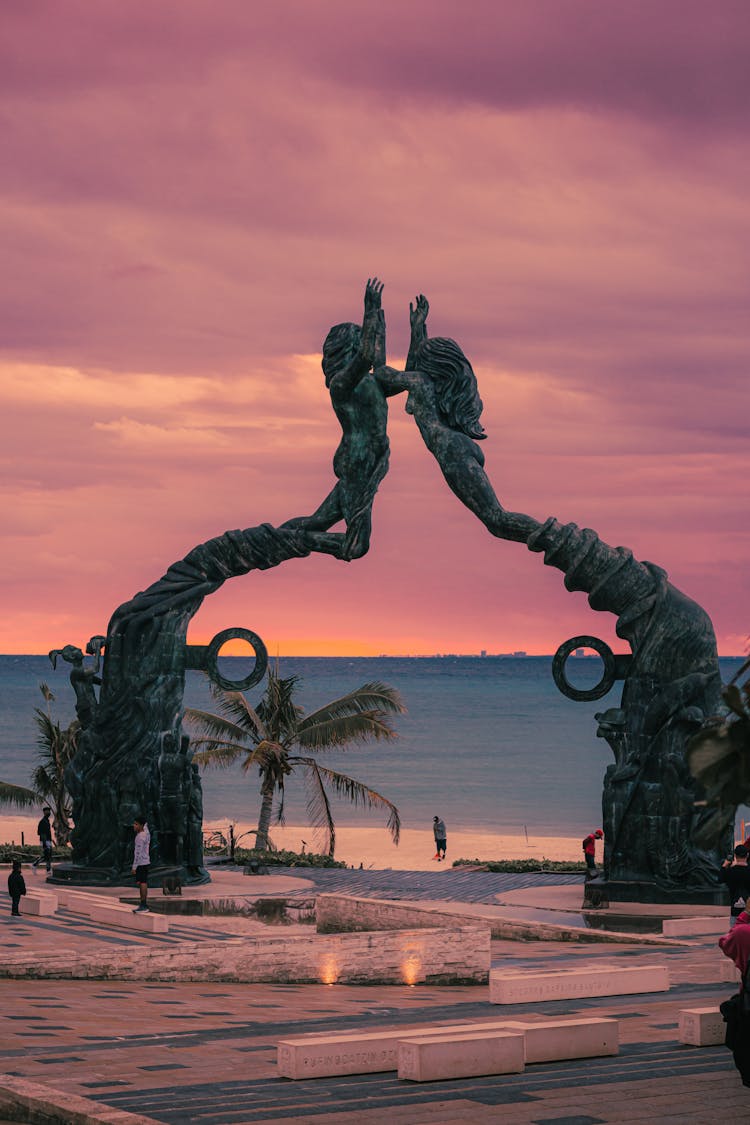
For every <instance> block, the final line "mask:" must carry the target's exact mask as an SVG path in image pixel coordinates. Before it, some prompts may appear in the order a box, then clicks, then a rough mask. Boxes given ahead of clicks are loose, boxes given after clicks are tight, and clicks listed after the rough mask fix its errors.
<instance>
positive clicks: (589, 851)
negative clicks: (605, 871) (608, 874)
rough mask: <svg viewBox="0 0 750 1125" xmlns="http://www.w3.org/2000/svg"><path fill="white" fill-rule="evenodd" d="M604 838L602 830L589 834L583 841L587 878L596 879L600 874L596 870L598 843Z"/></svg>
mask: <svg viewBox="0 0 750 1125" xmlns="http://www.w3.org/2000/svg"><path fill="white" fill-rule="evenodd" d="M603 836H604V833H603V832H602V830H601V828H597V829H596V831H595V832H589V834H588V836H585V837H584V839H583V858H584V859H585V860H586V878H587V879H596V877H597V875H598V874H599V872H598V871H597V869H596V841H597V840H601V839H602V837H603Z"/></svg>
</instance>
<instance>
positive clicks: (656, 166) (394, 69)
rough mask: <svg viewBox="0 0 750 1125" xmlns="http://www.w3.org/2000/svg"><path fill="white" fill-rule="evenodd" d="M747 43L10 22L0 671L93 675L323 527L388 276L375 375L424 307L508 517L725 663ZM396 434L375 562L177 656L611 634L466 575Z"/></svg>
mask: <svg viewBox="0 0 750 1125" xmlns="http://www.w3.org/2000/svg"><path fill="white" fill-rule="evenodd" d="M744 12H745V6H744V4H743V5H739V4H734V3H731V2H724V3H722V4H719V5H715V6H714V7H713V8H712V9H711V11H710V12H709V11H708V9H707V8H706V7H705V5H703V4H700V5H698V4H695V3H692V2H687V3H686V2H684V0H680V2H679V3H678V2H677V0H675V2H672V0H662V2H661V3H659V4H656V5H654V4H649V5H648V6H646V5H645V4H642V3H639V2H636V3H633V4H628V5H622V6H614V5H608V6H603V5H601V4H599V3H593V2H591V3H589V2H584V0H581V2H575V0H574V2H572V3H570V4H566V5H565V6H560V5H558V4H556V3H552V2H551V3H543V2H539V3H536V4H529V5H523V6H520V5H517V4H497V3H494V2H493V3H492V4H490V3H489V2H487V3H485V2H484V0H478V2H477V3H476V5H475V7H474V9H473V15H472V18H471V19H467V18H466V15H465V12H464V11H463V9H460V8H457V7H456V5H455V4H453V3H452V2H451V3H447V2H443V0H438V2H437V3H430V4H427V3H423V2H421V0H418V2H416V3H413V4H410V5H407V6H403V5H399V6H398V7H396V5H395V4H394V3H390V2H387V3H385V4H383V5H381V6H380V7H379V8H378V10H377V16H376V18H365V17H364V16H362V18H360V19H353V18H352V8H351V5H349V4H344V3H343V2H341V3H339V0H328V2H327V3H326V5H325V6H324V7H323V8H322V9H321V8H320V6H316V5H309V4H307V3H302V2H299V3H297V2H285V3H280V4H277V5H268V6H258V5H252V6H249V5H247V4H245V3H239V2H236V3H233V2H227V3H226V4H224V5H222V10H221V18H220V19H217V18H216V15H215V13H211V12H209V11H208V9H207V8H206V7H205V5H203V4H202V3H201V4H199V3H193V2H191V0H181V2H180V3H179V4H173V3H169V2H165V3H163V4H159V5H153V4H146V3H141V2H139V0H134V2H133V3H132V4H128V5H121V4H115V3H113V2H110V0H101V2H100V3H98V4H97V5H95V6H92V5H90V4H88V3H85V4H84V3H76V2H75V0H72V2H71V3H70V4H67V5H66V6H65V7H64V8H61V7H60V6H58V5H54V4H48V3H34V2H30V3H27V4H24V5H23V6H19V7H16V8H14V9H13V10H12V11H9V12H8V13H6V18H5V21H4V27H5V31H6V34H5V37H4V40H3V45H1V46H0V87H1V88H2V89H3V91H4V110H3V116H2V120H1V121H0V126H1V127H2V131H3V150H4V161H3V167H2V170H0V201H2V207H1V208H0V237H1V238H2V240H3V249H4V267H5V268H4V270H3V272H2V274H1V275H0V375H1V376H2V388H1V389H0V408H1V409H2V416H3V434H2V445H1V447H0V450H1V451H0V460H2V462H3V468H4V469H5V473H4V480H5V482H6V483H5V484H4V486H3V491H2V492H0V495H1V496H2V499H3V505H4V508H5V511H6V515H5V516H4V523H3V530H4V551H3V567H4V570H5V586H4V591H5V598H6V606H5V617H4V626H5V629H6V633H5V637H4V639H2V640H0V647H4V648H6V649H11V650H16V651H17V650H19V649H24V648H27V649H28V648H29V647H30V648H31V649H34V650H37V651H42V650H46V649H47V648H49V647H53V645H57V644H59V643H64V642H65V641H66V640H77V641H78V643H80V641H81V640H85V639H86V636H87V635H89V634H90V633H91V632H94V631H97V630H100V629H102V628H103V626H104V625H105V624H106V620H107V619H108V617H109V615H110V613H111V612H112V610H113V609H114V608H115V606H116V605H117V604H118V603H119V602H120V601H122V600H124V599H126V598H127V597H129V596H130V595H131V594H132V593H134V592H135V591H136V590H137V589H139V588H142V587H143V586H145V585H147V584H148V583H149V582H151V581H152V580H153V579H154V578H155V577H157V576H158V575H159V574H160V573H162V572H163V570H164V569H165V568H166V566H167V565H168V564H169V563H170V562H172V561H174V560H175V559H177V558H179V557H181V556H182V555H184V554H185V552H186V551H187V550H189V549H190V548H191V547H192V546H193V545H194V544H195V543H197V542H199V541H202V540H204V539H207V538H209V537H210V536H212V535H214V534H217V533H219V532H221V531H223V530H225V529H226V528H230V527H240V526H249V525H252V524H254V523H260V522H262V521H264V520H269V521H270V522H281V521H282V520H284V519H286V518H288V517H289V516H291V515H295V514H300V513H301V512H304V511H307V510H312V509H313V508H314V507H315V506H316V504H317V503H318V502H319V500H320V499H321V498H322V496H323V495H325V493H326V492H327V490H328V489H329V487H330V485H331V483H332V469H331V457H332V453H333V450H334V449H335V446H336V443H337V441H338V427H337V424H336V421H335V418H334V417H333V415H332V413H331V411H330V405H329V402H328V399H327V394H326V392H325V388H324V385H323V379H322V374H321V372H320V368H319V358H318V356H319V350H320V346H321V342H322V339H323V338H324V336H325V333H326V331H327V329H328V327H329V325H330V324H332V323H334V322H336V321H339V320H342V319H358V318H359V317H360V316H361V301H362V287H363V283H364V280H365V278H366V277H367V276H368V275H371V274H373V273H378V274H379V275H381V276H382V277H384V279H385V280H386V290H385V294H384V297H385V304H386V311H387V320H388V333H389V350H390V353H391V355H392V356H393V357H394V359H397V358H398V356H401V357H403V355H404V354H405V351H406V347H407V334H408V302H409V300H410V298H413V296H414V293H415V292H416V291H418V290H425V291H426V292H427V293H428V295H429V297H430V300H431V304H432V312H431V317H430V331H431V332H432V333H433V334H441V335H450V336H453V337H455V338H456V339H458V340H459V342H460V343H461V344H462V345H463V346H464V348H465V350H466V352H467V354H468V355H469V356H470V357H471V359H472V361H473V363H474V365H475V368H476V371H477V375H478V378H479V381H480V387H481V392H482V396H483V398H484V401H485V422H486V427H487V430H488V433H489V440H488V441H487V442H486V453H487V464H488V470H489V472H490V476H491V477H492V479H493V481H494V482H495V485H496V488H497V492H498V494H499V496H500V497H501V499H502V501H503V502H504V503H506V504H508V505H509V506H512V507H514V508H518V509H521V510H525V511H528V512H530V513H531V514H533V515H536V516H539V517H544V516H546V515H548V514H553V513H554V514H555V515H557V516H559V517H560V518H561V519H564V520H570V519H573V520H576V521H577V522H579V523H581V524H589V525H591V526H593V527H596V528H597V529H598V530H599V531H600V532H601V534H602V535H603V536H604V537H605V538H606V539H608V541H610V542H613V543H621V542H622V543H626V544H629V545H631V546H632V547H633V548H634V549H635V550H636V553H637V554H639V555H640V556H641V557H646V558H651V559H653V560H654V561H656V562H659V563H661V564H662V565H665V566H666V567H667V568H668V569H669V570H670V572H671V574H672V576H673V578H674V580H675V581H676V582H677V584H678V585H679V584H682V585H683V586H684V588H685V589H686V592H688V593H691V594H692V595H693V596H695V597H697V598H698V599H699V600H701V601H702V602H703V603H704V604H705V605H706V607H707V608H708V609H709V610H710V612H711V613H712V615H713V616H714V620H715V621H716V624H717V628H718V629H719V631H720V634H721V636H722V638H723V642H722V643H723V644H725V646H726V645H731V646H733V647H734V648H735V650H736V648H737V637H738V636H740V635H741V634H743V630H742V628H741V624H740V623H741V622H742V621H743V620H747V617H748V589H747V582H746V579H745V577H744V575H745V574H746V573H747V562H748V553H749V552H748V543H747V536H746V533H745V532H744V531H743V530H742V527H743V522H744V515H743V513H744V509H745V508H746V502H745V500H744V492H745V481H746V479H747V453H746V450H747V436H748V434H747V422H746V418H747V410H746V393H745V382H746V371H747V367H748V361H749V360H750V354H749V353H750V349H749V348H748V335H747V326H746V307H745V306H746V292H747V285H748V264H747V263H748V260H750V258H749V255H748V243H749V242H750V239H749V238H748V235H749V233H750V231H749V224H748V218H747V215H748V211H747V198H746V185H747V182H748V178H749V174H750V167H749V165H750V154H749V152H748V145H747V141H746V138H745V133H744V116H745V111H746V105H747V67H746V62H745V58H746V54H747V46H748V43H747V39H748V34H749V31H748V25H747V20H746V19H745V18H744ZM363 59H365V60H366V65H363V63H362V60H363ZM391 417H392V423H391V434H392V443H393V454H392V467H391V473H390V475H389V477H388V478H387V479H386V481H385V482H384V484H383V486H382V488H381V494H380V495H379V497H378V500H377V506H376V512H375V521H374V524H375V531H374V538H373V546H372V551H371V554H370V555H369V556H368V557H367V558H366V559H363V560H361V561H360V562H358V563H357V564H355V565H351V566H344V565H342V564H337V563H336V562H334V561H333V560H331V559H322V558H321V559H308V560H305V561H304V563H299V564H297V563H295V564H288V566H287V567H284V568H281V569H280V570H279V572H278V573H277V572H270V573H268V574H264V575H263V576H251V577H249V578H248V579H246V580H236V581H235V582H233V583H230V584H229V585H228V586H227V587H226V588H225V589H224V590H223V591H221V592H220V593H219V594H217V595H215V596H214V597H213V598H212V599H210V602H209V603H207V604H206V606H204V608H203V610H202V611H201V614H200V615H199V617H198V618H197V619H196V622H195V628H196V631H198V632H201V634H202V635H204V634H208V635H210V633H211V632H212V631H216V630H217V629H218V628H220V627H223V626H224V625H226V624H231V623H233V622H234V621H235V620H236V621H237V623H245V624H249V625H251V627H253V628H258V629H259V631H261V632H263V633H264V634H265V635H266V636H267V639H269V641H270V642H271V643H272V642H273V640H274V639H277V640H278V641H279V643H280V644H281V645H282V647H284V646H288V645H297V646H299V645H301V644H306V645H307V646H308V648H309V647H310V646H313V647H314V646H315V645H318V646H319V650H322V649H323V648H326V646H328V647H327V651H332V649H331V647H330V646H334V647H335V646H336V645H340V646H343V647H347V648H349V649H352V648H353V647H354V648H356V647H357V646H359V647H360V648H361V647H362V646H365V645H367V646H371V650H372V651H376V652H382V651H387V650H390V651H393V650H396V651H416V650H417V649H418V648H421V650H422V651H424V650H427V651H444V650H446V649H448V648H455V649H456V650H473V651H477V650H478V649H479V648H487V649H489V650H490V651H495V650H508V649H514V648H526V649H528V650H530V651H533V650H535V649H536V650H539V649H543V650H544V649H546V650H548V651H549V649H550V648H551V647H554V645H555V644H556V643H557V640H558V639H559V640H562V639H564V637H565V636H567V635H572V634H573V633H576V632H579V631H582V630H585V629H586V628H592V629H594V631H596V629H599V630H606V629H608V628H610V623H607V622H606V620H604V619H602V618H600V617H598V616H597V615H594V614H593V613H592V612H591V611H590V610H588V608H587V606H586V605H585V601H584V599H583V598H582V597H571V596H569V595H567V594H565V593H564V591H563V590H562V581H561V578H560V576H559V575H557V574H555V573H552V572H550V571H548V570H545V569H544V568H543V567H542V565H541V561H540V560H539V558H538V557H536V556H533V557H532V556H530V555H529V554H528V553H527V552H525V551H524V550H523V549H522V548H518V547H514V546H512V545H509V544H502V543H498V542H495V541H493V540H491V539H490V537H489V536H488V535H487V533H486V532H485V531H484V530H483V528H482V527H481V526H480V525H479V524H478V523H477V521H476V520H474V519H473V517H471V516H470V515H469V514H468V513H467V512H465V511H464V510H463V509H461V508H460V506H459V505H458V503H457V501H456V500H455V498H454V497H453V496H452V495H450V493H449V492H448V490H447V489H446V487H445V485H444V482H443V480H442V478H441V477H440V475H439V470H438V468H437V466H436V465H435V463H434V462H433V461H432V459H431V458H430V456H429V454H427V452H426V451H425V450H424V448H423V447H422V445H421V443H420V441H419V439H418V435H417V434H416V432H415V431H414V428H413V425H412V423H411V422H410V421H409V420H408V419H407V418H406V417H405V416H404V415H403V406H402V404H400V403H394V405H393V409H392V412H391ZM260 591H262V594H261V593H260ZM249 618H252V620H249ZM62 631H65V633H66V635H65V636H61V635H59V633H60V632H62ZM68 631H70V633H71V636H70V637H68V636H67V632H68ZM52 633H54V636H52V635H51V634H52ZM558 633H560V634H561V635H560V637H559V638H558ZM48 634H50V635H48ZM74 634H75V635H74ZM286 651H289V648H288V647H287V648H286Z"/></svg>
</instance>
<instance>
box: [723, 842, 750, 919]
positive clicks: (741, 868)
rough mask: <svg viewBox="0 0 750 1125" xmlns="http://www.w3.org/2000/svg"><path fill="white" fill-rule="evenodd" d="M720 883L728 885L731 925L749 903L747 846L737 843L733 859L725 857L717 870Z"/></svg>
mask: <svg viewBox="0 0 750 1125" xmlns="http://www.w3.org/2000/svg"><path fill="white" fill-rule="evenodd" d="M719 878H720V879H721V881H722V883H726V885H727V887H729V900H730V903H731V905H730V907H729V924H730V926H733V925H734V924H735V922H736V921H737V919H738V918H739V916H740V914H742V912H743V910H744V909H745V907H746V906H747V905H748V904H750V867H749V866H748V863H747V848H746V847H745V845H744V844H738V845H737V847H736V848H735V849H734V859H725V860H724V862H723V863H722V865H721V870H720V871H719Z"/></svg>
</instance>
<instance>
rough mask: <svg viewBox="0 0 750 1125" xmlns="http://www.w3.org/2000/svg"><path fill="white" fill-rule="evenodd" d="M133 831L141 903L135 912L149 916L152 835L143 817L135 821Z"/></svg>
mask: <svg viewBox="0 0 750 1125" xmlns="http://www.w3.org/2000/svg"><path fill="white" fill-rule="evenodd" d="M133 829H134V831H135V849H134V851H133V874H134V875H135V881H136V883H137V884H138V890H139V892H140V896H141V901H140V903H139V905H138V906H136V908H135V910H134V911H133V913H134V914H149V913H150V911H149V908H148V869H149V864H150V862H151V856H150V852H149V849H150V846H151V833H150V832H149V830H148V825H147V824H146V821H145V820H144V818H143V817H142V816H137V817H135V819H134V820H133Z"/></svg>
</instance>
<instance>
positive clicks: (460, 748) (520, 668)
mask: <svg viewBox="0 0 750 1125" xmlns="http://www.w3.org/2000/svg"><path fill="white" fill-rule="evenodd" d="M741 662H742V658H741V657H727V658H722V660H721V662H720V663H721V670H722V677H723V679H724V680H725V681H726V680H727V679H729V677H730V676H731V675H732V673H733V672H734V671H735V670H736V669H737V668H738V667H739V666H740V664H741ZM551 664H552V659H551V657H549V656H529V657H501V656H486V657H472V656H442V657H387V656H384V657H362V658H354V657H286V658H284V659H283V660H282V661H281V663H280V671H281V674H282V675H283V676H290V675H295V676H298V677H299V678H300V688H299V696H298V700H299V703H300V705H301V706H302V707H303V708H304V709H305V710H306V711H311V710H314V709H315V708H317V707H319V706H321V705H322V704H324V703H327V702H329V701H330V700H332V699H335V698H337V697H338V696H341V695H344V694H345V693H346V692H348V691H351V690H352V689H353V688H355V687H359V686H360V685H361V684H364V683H368V682H371V681H374V680H381V681H383V682H384V683H387V684H389V685H391V686H393V687H395V688H396V689H397V690H398V691H399V692H400V693H401V696H402V698H403V700H404V703H405V705H406V707H407V714H405V715H403V716H395V726H396V728H397V730H398V733H399V737H398V740H397V741H395V742H392V743H382V742H381V743H371V744H369V745H366V746H360V747H354V748H352V749H348V750H345V751H329V752H327V753H326V754H325V755H322V756H321V757H323V758H324V759H325V764H326V765H329V766H331V767H332V768H335V769H338V770H341V771H342V772H345V773H348V774H351V775H352V776H353V777H355V778H357V779H358V780H360V781H363V782H365V783H366V784H367V785H369V786H371V787H372V788H374V789H376V790H377V791H378V792H379V793H381V794H383V796H385V797H387V798H388V799H389V800H391V801H393V802H394V803H395V804H396V805H397V807H398V809H399V812H400V814H401V819H402V825H403V827H404V828H416V829H429V828H430V827H431V825H432V818H433V816H434V815H436V814H437V815H440V816H441V817H442V818H443V819H444V820H445V821H446V823H447V824H448V825H449V827H450V830H451V831H454V830H460V829H465V830H479V831H488V832H493V833H523V832H524V830H527V831H528V832H529V834H532V833H533V834H534V835H559V836H579V835H583V834H585V832H588V831H590V830H591V828H592V827H594V826H596V825H598V824H599V822H600V821H601V792H602V778H603V775H604V771H605V769H606V768H607V766H608V765H609V764H610V762H611V760H612V752H611V750H610V749H609V746H608V745H607V743H606V742H604V740H603V739H598V738H597V737H596V733H595V732H596V722H595V720H594V713H595V712H596V711H602V710H605V709H606V708H607V707H612V706H615V705H616V704H617V702H618V700H619V694H620V687H621V685H616V686H615V689H614V690H613V691H612V692H611V693H610V695H609V696H605V697H604V698H602V699H600V700H597V701H596V702H595V703H575V702H573V701H572V700H569V699H566V698H565V697H564V696H563V695H561V694H560V693H559V692H558V690H557V688H556V687H555V684H554V682H553V680H552V674H551ZM220 665H221V667H222V669H223V671H224V673H225V674H226V675H227V676H230V677H232V678H240V677H241V676H244V675H246V672H247V664H246V662H245V661H244V660H243V658H240V657H234V658H233V657H225V658H221V660H220ZM567 670H568V675H569V678H570V679H571V680H573V681H574V682H575V683H576V684H577V685H578V686H587V685H590V684H592V683H594V682H596V681H597V680H598V679H599V675H600V670H601V663H600V661H599V659H598V658H597V657H573V658H571V660H569V661H568V666H567ZM67 671H69V669H68V668H67V665H64V664H63V665H62V666H61V665H60V664H59V663H58V669H57V671H53V670H52V667H51V665H50V662H49V660H48V658H47V657H46V656H0V779H2V780H3V781H6V782H11V783H14V784H18V785H28V784H29V775H30V772H31V769H32V767H33V765H34V762H35V758H36V753H37V751H36V727H35V725H34V708H35V707H38V706H42V705H43V704H44V700H43V698H42V695H41V692H40V690H39V684H40V683H42V682H45V683H47V684H48V685H49V687H50V688H51V689H52V691H53V692H54V693H55V697H56V698H55V702H54V703H53V704H52V710H53V717H54V718H56V719H59V720H60V722H61V723H62V724H63V725H65V724H67V723H68V722H69V721H70V720H71V719H73V718H74V717H75V711H74V706H73V704H74V700H73V692H72V689H71V687H70V684H69V682H68V676H67ZM263 686H264V685H263V683H261V684H260V685H258V686H257V687H256V688H254V689H252V690H251V691H249V692H248V697H249V699H250V702H251V703H253V704H255V703H257V702H258V700H259V699H260V696H261V695H262V692H263ZM185 705H186V706H190V707H199V708H202V709H204V710H215V709H216V708H215V705H214V703H213V701H212V700H211V697H210V695H209V691H208V684H207V681H206V679H205V677H204V676H203V675H202V674H201V673H197V672H189V673H188V674H187V682H186V691H185ZM203 790H204V812H205V820H206V821H207V822H208V821H221V822H226V823H229V822H230V821H235V822H243V823H246V824H247V823H251V824H253V823H255V821H256V817H257V810H258V807H259V797H258V777H257V773H256V772H254V771H252V772H249V773H248V774H243V773H242V771H241V769H240V767H239V766H236V767H231V768H230V769H228V770H215V769H213V770H205V771H204V773H203ZM333 809H334V817H335V820H336V823H337V824H339V825H342V826H343V825H367V826H372V827H374V826H377V825H378V824H380V823H382V822H383V816H382V814H377V813H375V812H366V811H362V810H360V809H353V808H352V807H351V806H350V805H348V804H347V803H345V802H340V801H334V804H333ZM7 811H8V812H10V811H11V810H10V809H7ZM286 821H287V823H289V824H305V823H307V817H306V814H305V791H304V783H303V781H302V778H301V777H294V776H293V777H291V778H290V779H289V781H288V786H287V797H286Z"/></svg>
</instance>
